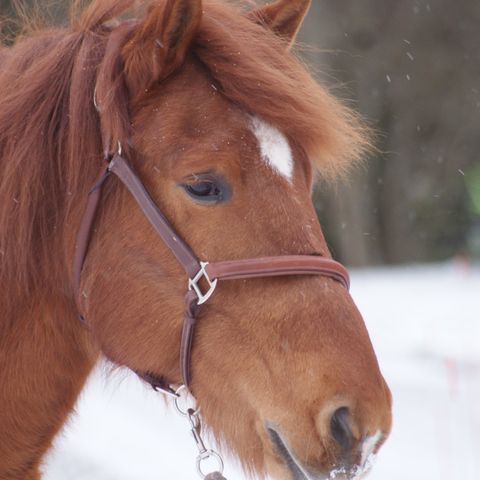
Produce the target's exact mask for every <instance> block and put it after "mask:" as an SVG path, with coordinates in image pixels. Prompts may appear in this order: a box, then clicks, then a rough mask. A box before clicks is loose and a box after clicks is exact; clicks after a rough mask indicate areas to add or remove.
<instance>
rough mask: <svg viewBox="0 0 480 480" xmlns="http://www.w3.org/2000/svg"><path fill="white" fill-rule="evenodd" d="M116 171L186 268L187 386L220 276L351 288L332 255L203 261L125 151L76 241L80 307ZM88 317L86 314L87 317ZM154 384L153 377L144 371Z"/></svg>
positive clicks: (92, 199) (91, 202) (96, 192)
mask: <svg viewBox="0 0 480 480" xmlns="http://www.w3.org/2000/svg"><path fill="white" fill-rule="evenodd" d="M110 174H114V175H115V176H116V177H117V178H118V179H119V180H120V181H121V182H122V183H123V185H124V186H125V187H126V188H127V189H128V190H129V191H130V193H131V194H132V196H133V197H134V199H135V201H136V202H137V204H138V206H139V207H140V209H141V210H142V212H143V213H144V215H145V216H146V217H147V219H148V220H149V222H150V223H151V225H152V227H153V228H154V230H155V231H156V232H157V233H158V235H159V236H160V238H161V239H162V241H163V242H164V243H165V245H166V246H167V247H168V248H169V249H170V251H171V252H172V254H173V255H174V256H175V258H176V259H177V260H178V262H179V263H180V264H181V265H182V267H183V268H184V270H185V272H186V274H187V276H188V290H187V293H186V295H185V316H184V322H183V331H182V340H181V345H180V370H181V374H182V379H183V383H184V385H185V386H187V387H188V386H189V385H190V380H191V377H190V364H191V351H192V344H193V333H194V329H195V324H196V320H197V318H198V313H199V310H200V306H201V305H202V304H204V303H206V302H207V301H208V299H209V298H210V297H211V296H212V295H213V293H214V292H215V289H216V287H217V285H218V282H219V281H225V280H238V279H249V278H265V277H278V276H291V275H321V276H324V277H328V278H331V279H333V280H335V281H337V282H339V283H340V284H341V285H343V286H344V287H345V288H346V289H348V288H349V285H350V280H349V275H348V272H347V270H346V268H345V267H344V266H343V265H341V264H340V263H338V262H335V261H334V260H332V259H330V258H325V257H320V256H314V255H285V256H278V257H264V258H251V259H245V260H233V261H225V262H215V263H208V262H201V261H199V260H198V259H197V257H196V256H195V254H194V253H193V252H192V250H191V249H190V247H189V246H188V245H187V244H186V243H185V242H184V241H183V240H182V239H181V238H180V237H179V236H178V235H177V233H176V232H175V230H174V229H173V227H172V226H171V225H170V223H169V222H168V220H167V219H166V218H165V216H164V215H163V214H162V212H161V211H160V210H159V208H158V206H157V205H156V204H155V202H154V201H153V200H152V198H151V196H150V195H149V193H148V192H147V190H146V189H145V186H144V185H143V183H142V181H141V180H140V178H139V177H138V175H137V174H136V173H135V171H134V170H133V169H132V167H131V166H130V165H129V164H128V162H127V161H126V160H125V158H123V157H122V156H121V155H120V154H116V155H115V156H114V157H113V158H112V160H111V161H110V163H109V165H108V168H107V169H106V170H105V171H103V172H102V174H101V175H100V177H99V178H98V179H97V181H96V182H95V184H94V186H93V187H92V189H91V190H90V193H89V197H88V202H87V206H86V209H85V213H84V217H83V219H82V222H81V226H80V230H79V232H78V236H77V243H76V246H75V255H74V262H73V263H74V266H73V287H74V293H75V299H76V302H77V307H78V309H79V311H81V298H80V297H81V292H80V283H81V274H82V269H83V264H84V262H85V258H86V255H87V253H88V246H89V242H90V237H91V234H92V231H93V223H94V221H95V216H96V212H97V210H98V206H99V203H100V200H101V193H102V186H103V185H104V183H105V181H106V179H107V178H108V177H109V176H110ZM82 318H83V317H82ZM140 376H142V377H143V378H144V379H145V380H147V381H149V382H150V383H152V385H153V382H152V381H151V380H152V379H151V378H150V377H147V376H146V375H140ZM153 386H154V388H157V389H161V390H164V391H167V393H171V388H170V387H169V386H168V385H166V384H163V383H162V382H159V381H157V382H156V384H155V385H153Z"/></svg>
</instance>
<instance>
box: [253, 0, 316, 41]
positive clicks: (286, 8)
mask: <svg viewBox="0 0 480 480" xmlns="http://www.w3.org/2000/svg"><path fill="white" fill-rule="evenodd" d="M310 4H311V0H277V1H276V2H274V3H270V4H268V5H265V6H263V7H259V8H257V9H255V10H253V11H251V12H250V13H249V14H248V16H249V18H250V19H252V20H253V21H255V22H256V23H258V24H260V25H265V26H267V27H269V28H270V29H272V30H273V31H274V32H275V33H276V34H277V35H279V36H280V37H282V38H284V39H285V40H287V42H288V45H289V47H291V46H292V45H293V43H294V42H295V37H296V36H297V33H298V31H299V30H300V27H301V26H302V22H303V19H304V18H305V16H306V15H307V12H308V10H309V8H310Z"/></svg>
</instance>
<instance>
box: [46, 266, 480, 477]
mask: <svg viewBox="0 0 480 480" xmlns="http://www.w3.org/2000/svg"><path fill="white" fill-rule="evenodd" d="M352 295H353V296H354V298H355V300H356V302H357V304H358V305H359V307H360V310H361V311H362V313H363V314H364V317H365V321H366V323H367V326H368V328H369V331H370V334H371V337H372V341H373V344H374V346H375V349H376V351H377V354H378V357H379V361H380V365H381V367H382V370H383V373H384V375H385V377H386V379H387V381H388V383H389V385H390V387H391V389H392V392H393V397H394V429H393V432H392V435H391V437H390V439H389V440H388V442H387V443H386V445H385V446H384V447H383V448H382V450H381V451H380V453H379V455H378V457H377V459H376V462H375V466H374V468H373V470H372V472H371V473H370V474H369V476H368V478H369V479H370V480H385V479H388V480H450V479H452V478H461V479H462V480H478V479H479V478H480V466H478V462H477V459H478V452H480V314H479V312H480V266H477V267H468V265H466V264H461V263H455V262H449V263H446V264H442V265H433V266H409V267H397V268H377V269H369V270H363V271H355V272H353V274H352ZM208 444H209V445H210V444H211V439H208ZM226 477H227V478H228V480H241V479H244V478H245V477H244V475H243V474H242V472H241V470H240V469H239V468H238V466H237V464H236V462H235V460H234V459H231V458H228V459H227V462H226ZM43 478H44V479H45V480H81V479H89V480H161V479H175V480H192V479H194V478H199V477H198V474H197V473H196V469H195V446H194V443H193V441H192V439H191V436H190V432H189V430H188V426H187V424H186V421H185V419H183V418H181V417H180V418H179V417H178V416H177V415H176V414H175V412H174V410H173V408H169V407H168V408H167V407H166V402H165V400H164V399H163V397H161V396H160V395H159V394H155V393H154V392H153V391H150V390H148V389H147V388H146V387H145V386H143V385H142V384H141V383H140V382H139V381H138V380H137V379H136V378H134V377H133V376H132V375H130V374H128V373H126V372H125V373H122V376H120V377H119V376H118V374H117V376H114V377H112V376H111V375H110V376H106V375H104V374H103V372H102V366H99V368H98V369H97V371H96V372H95V373H94V374H93V375H92V376H91V378H90V381H89V383H88V385H87V388H86V389H85V391H84V392H83V394H82V396H81V398H80V400H79V402H78V404H77V408H76V414H75V415H74V416H72V418H71V420H70V421H69V423H68V425H67V426H66V428H65V429H64V430H63V432H62V433H61V434H60V435H59V436H58V438H57V440H56V443H55V447H54V449H53V451H52V452H51V454H50V455H49V456H48V458H47V460H46V463H45V466H44V477H43Z"/></svg>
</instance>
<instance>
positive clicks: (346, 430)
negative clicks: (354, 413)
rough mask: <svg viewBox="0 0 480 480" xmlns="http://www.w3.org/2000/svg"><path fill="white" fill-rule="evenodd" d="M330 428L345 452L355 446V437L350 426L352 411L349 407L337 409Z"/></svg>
mask: <svg viewBox="0 0 480 480" xmlns="http://www.w3.org/2000/svg"><path fill="white" fill-rule="evenodd" d="M330 430H331V432H332V436H333V438H334V439H335V441H336V442H337V443H338V444H339V445H340V447H342V450H343V451H344V452H349V451H351V450H352V448H353V442H354V437H353V433H352V430H351V428H350V412H349V410H348V408H347V407H341V408H339V409H337V410H336V411H335V412H334V414H333V415H332V418H331V420H330Z"/></svg>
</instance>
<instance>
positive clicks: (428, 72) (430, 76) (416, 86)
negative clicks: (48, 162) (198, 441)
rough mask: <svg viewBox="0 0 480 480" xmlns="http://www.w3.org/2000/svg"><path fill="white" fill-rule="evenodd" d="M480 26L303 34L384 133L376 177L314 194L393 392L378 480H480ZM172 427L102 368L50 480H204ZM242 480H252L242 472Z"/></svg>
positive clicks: (349, 3)
mask: <svg viewBox="0 0 480 480" xmlns="http://www.w3.org/2000/svg"><path fill="white" fill-rule="evenodd" d="M40 3H41V4H42V5H43V4H44V2H43V0H42V2H40ZM66 5H67V4H66V3H61V2H60V3H58V4H57V6H55V7H53V8H52V16H53V17H54V18H55V19H56V21H58V22H62V21H63V18H64V15H65V12H66V10H67V8H66ZM0 7H1V13H2V16H10V17H11V16H12V15H13V13H12V9H11V2H10V1H9V0H0ZM479 26H480V2H479V1H478V0H455V1H451V0H402V1H398V0H313V5H312V9H311V12H310V14H309V16H308V18H307V20H306V22H305V24H304V28H303V29H302V32H301V35H300V41H301V45H300V47H299V48H298V50H297V51H298V52H299V54H300V55H302V56H303V58H304V59H305V61H306V62H307V63H308V64H309V65H310V66H311V67H312V69H313V70H314V71H315V72H316V75H317V76H318V78H319V79H320V80H321V81H322V82H323V83H324V84H326V85H328V86H329V87H330V88H331V89H332V91H334V92H335V94H336V95H337V96H339V97H341V98H343V99H344V100H345V101H346V102H347V103H348V104H350V105H351V106H353V107H354V108H355V109H356V110H357V111H359V112H360V113H361V115H362V116H363V117H364V118H365V119H366V121H367V122H368V124H369V125H370V126H371V127H372V128H373V129H374V130H375V131H376V133H377V138H376V144H377V147H378V150H377V151H376V152H375V153H374V154H372V155H371V156H370V157H369V158H368V159H367V161H366V162H365V164H364V165H363V166H362V167H359V168H357V170H356V171H355V172H354V174H353V175H351V177H350V178H349V179H348V180H346V181H342V182H340V183H338V184H336V185H333V186H332V185H326V184H322V183H321V184H320V185H319V186H318V188H317V190H316V192H315V195H314V201H315V205H316V207H317V210H318V213H319V217H320V220H321V223H322V225H323V227H324V229H325V232H326V235H327V239H328V241H329V244H330V246H331V248H332V251H333V253H334V256H335V257H336V258H338V259H339V260H341V261H343V262H344V263H346V264H347V265H348V266H349V267H351V268H352V267H353V288H352V295H353V297H354V299H355V301H356V302H357V303H358V305H359V307H360V309H361V311H362V313H363V314H364V316H365V321H366V324H367V326H368V328H369V331H370V334H371V337H372V341H373V343H374V346H375V349H376V351H377V354H378V357H379V361H380V364H381V366H382V370H383V372H384V375H385V377H386V379H387V381H388V383H389V384H390V386H391V389H392V392H393V397H394V419H395V423H394V429H393V433H392V436H391V439H390V440H389V442H387V444H386V446H385V447H384V449H383V450H382V452H381V455H380V456H379V459H378V462H377V466H376V468H375V469H374V470H373V472H372V474H371V477H370V478H372V479H374V480H385V479H388V480H443V479H445V480H450V479H451V478H462V480H478V479H480V469H479V466H478V452H480V433H479V432H480V313H479V312H480V267H479V264H478V259H479V258H480V28H479ZM2 29H3V31H4V32H10V33H11V34H13V35H14V33H15V28H14V27H13V28H12V26H11V25H10V26H9V25H8V24H3V27H2ZM165 412H166V410H165V406H164V402H163V401H162V400H161V399H159V398H158V397H157V396H156V395H154V394H153V393H151V392H149V391H148V390H147V389H145V388H144V387H143V386H142V385H140V383H139V382H138V381H137V380H136V379H135V378H133V377H131V376H130V375H129V374H128V373H127V372H125V375H124V376H122V379H121V380H118V379H112V378H108V379H104V377H103V375H102V373H101V368H99V370H98V371H97V372H96V373H95V374H94V375H93V376H92V378H91V380H90V383H89V385H88V387H87V389H86V390H85V393H84V394H83V396H82V398H81V400H80V402H79V404H78V406H77V414H76V415H75V416H74V417H72V420H71V422H70V423H69V425H68V426H67V427H66V428H65V430H64V432H63V433H62V434H61V435H60V436H59V437H58V439H57V442H56V445H55V449H54V451H53V452H52V454H51V455H50V456H49V458H48V459H47V461H46V464H45V468H44V474H45V478H46V479H47V480H63V479H72V480H79V479H87V478H88V479H92V480H107V479H115V480H133V479H135V480H137V479H142V480H144V479H152V480H153V479H155V478H157V479H162V478H168V479H178V480H190V479H192V478H196V472H195V467H194V447H193V445H191V443H190V438H189V435H188V429H187V427H186V426H185V425H184V424H183V423H182V420H181V419H180V420H177V419H176V418H175V417H174V416H173V415H172V414H168V415H167V414H166V413H165ZM159 464H161V465H162V470H161V471H162V473H160V474H159V468H158V465H159ZM227 477H228V478H229V480H240V479H243V478H244V476H243V474H242V473H241V472H240V470H239V469H238V468H237V467H236V466H235V461H234V460H233V459H230V460H229V462H228V463H227Z"/></svg>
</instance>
